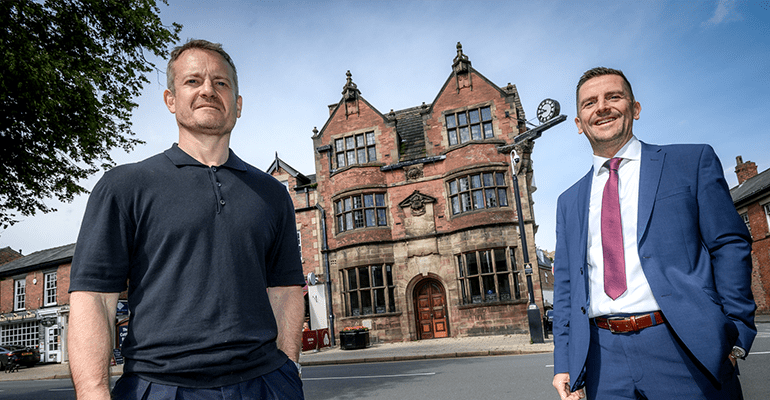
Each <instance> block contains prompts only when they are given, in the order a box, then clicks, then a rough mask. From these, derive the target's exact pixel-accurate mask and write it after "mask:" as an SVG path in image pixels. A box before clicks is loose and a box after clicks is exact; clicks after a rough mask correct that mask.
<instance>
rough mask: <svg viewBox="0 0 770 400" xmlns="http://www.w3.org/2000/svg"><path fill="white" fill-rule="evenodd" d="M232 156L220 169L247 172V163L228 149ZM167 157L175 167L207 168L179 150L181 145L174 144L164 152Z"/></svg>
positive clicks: (229, 156)
mask: <svg viewBox="0 0 770 400" xmlns="http://www.w3.org/2000/svg"><path fill="white" fill-rule="evenodd" d="M228 151H229V152H230V154H229V155H228V157H227V161H226V162H225V163H224V164H222V165H220V166H219V167H220V168H221V167H225V168H229V169H234V170H237V171H246V163H245V162H243V160H241V159H240V158H238V156H237V155H235V152H233V150H232V149H228ZM163 153H164V154H165V155H166V157H168V159H169V160H171V162H172V163H174V165H176V166H177V167H184V166H194V167H205V165H203V164H201V163H200V162H199V161H198V160H196V159H194V158H193V157H192V156H190V155H189V154H187V153H185V152H184V150H182V149H180V148H179V145H178V144H176V143H174V144H173V145H172V146H171V148H170V149H168V150H166V151H164V152H163Z"/></svg>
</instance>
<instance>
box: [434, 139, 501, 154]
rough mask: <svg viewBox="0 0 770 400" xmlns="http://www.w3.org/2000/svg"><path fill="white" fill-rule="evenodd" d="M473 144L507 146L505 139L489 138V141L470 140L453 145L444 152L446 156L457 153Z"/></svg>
mask: <svg viewBox="0 0 770 400" xmlns="http://www.w3.org/2000/svg"><path fill="white" fill-rule="evenodd" d="M472 144H495V145H503V144H507V143H506V142H505V140H503V139H500V138H496V137H494V138H487V139H478V140H469V141H467V142H465V143H459V144H452V145H449V147H447V149H446V151H445V152H444V154H447V153H450V152H452V151H455V150H458V149H461V148H463V147H465V146H468V145H472Z"/></svg>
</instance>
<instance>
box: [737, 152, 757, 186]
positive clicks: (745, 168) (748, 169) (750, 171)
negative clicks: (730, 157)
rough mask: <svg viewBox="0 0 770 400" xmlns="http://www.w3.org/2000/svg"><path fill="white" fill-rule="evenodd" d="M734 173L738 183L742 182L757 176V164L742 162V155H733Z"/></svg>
mask: <svg viewBox="0 0 770 400" xmlns="http://www.w3.org/2000/svg"><path fill="white" fill-rule="evenodd" d="M735 175H736V176H738V184H739V185H740V184H742V183H743V182H746V181H747V180H749V179H751V178H753V177H755V176H757V164H755V163H753V162H751V161H746V162H743V157H741V156H738V157H735Z"/></svg>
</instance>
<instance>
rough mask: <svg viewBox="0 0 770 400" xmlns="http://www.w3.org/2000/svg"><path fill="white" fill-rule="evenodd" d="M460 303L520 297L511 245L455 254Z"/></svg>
mask: <svg viewBox="0 0 770 400" xmlns="http://www.w3.org/2000/svg"><path fill="white" fill-rule="evenodd" d="M456 260H457V267H458V268H457V270H458V280H459V283H460V294H461V299H460V300H461V302H462V304H481V303H492V302H500V301H508V300H518V299H521V276H520V272H519V270H518V268H517V266H516V257H515V252H514V248H513V247H510V248H507V249H506V248H499V249H489V250H480V251H472V252H468V253H462V254H457V255H456Z"/></svg>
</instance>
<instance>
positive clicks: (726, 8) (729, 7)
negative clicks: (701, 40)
mask: <svg viewBox="0 0 770 400" xmlns="http://www.w3.org/2000/svg"><path fill="white" fill-rule="evenodd" d="M737 6H738V4H737V1H736V0H719V3H718V4H717V9H716V10H714V15H713V16H712V17H711V18H710V19H708V20H707V21H705V22H703V24H702V25H703V26H715V25H719V24H721V23H725V22H732V21H740V20H742V19H743V16H742V15H741V14H740V13H738V11H737Z"/></svg>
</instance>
